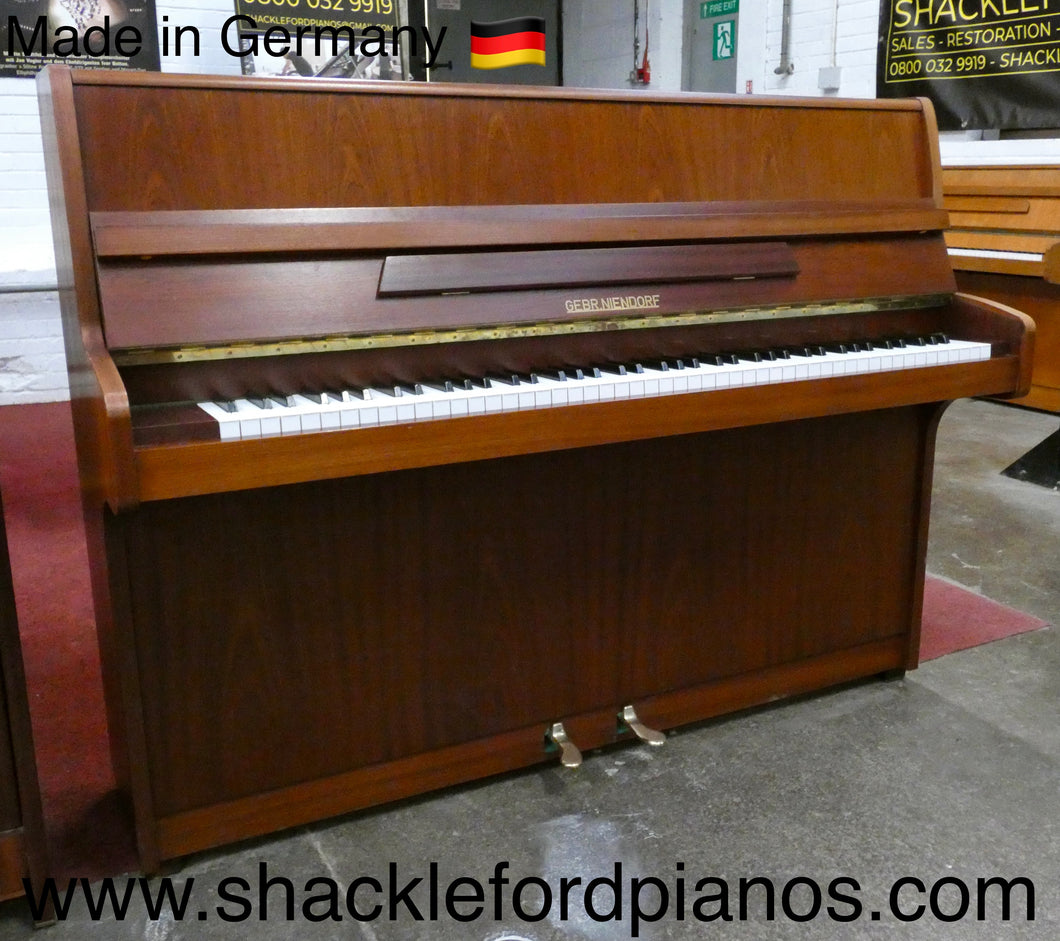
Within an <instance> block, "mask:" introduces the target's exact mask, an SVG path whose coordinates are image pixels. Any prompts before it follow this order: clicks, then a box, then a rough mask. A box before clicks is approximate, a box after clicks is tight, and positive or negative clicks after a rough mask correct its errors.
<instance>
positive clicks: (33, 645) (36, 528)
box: [0, 403, 1043, 878]
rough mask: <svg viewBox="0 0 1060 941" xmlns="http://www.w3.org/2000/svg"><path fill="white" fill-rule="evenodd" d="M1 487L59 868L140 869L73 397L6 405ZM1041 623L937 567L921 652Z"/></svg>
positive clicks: (1, 416) (1, 413) (94, 872)
mask: <svg viewBox="0 0 1060 941" xmlns="http://www.w3.org/2000/svg"><path fill="white" fill-rule="evenodd" d="M0 487H2V489H3V494H4V504H5V509H6V512H7V532H8V539H9V542H10V552H11V565H12V575H13V577H14V583H15V595H16V599H17V602H18V613H19V620H20V629H21V632H22V637H23V647H24V655H25V661H26V675H27V683H28V685H29V693H30V710H31V712H32V716H33V728H34V738H35V742H36V747H37V763H38V774H39V777H40V781H41V789H42V791H43V795H42V797H43V804H44V814H45V824H46V827H47V830H48V839H49V849H50V855H51V862H52V867H53V870H54V873H55V875H57V876H60V877H65V876H87V877H89V878H98V877H101V876H104V875H111V874H115V873H118V872H123V871H128V870H131V869H134V868H135V866H136V859H135V853H134V850H133V840H132V831H131V826H130V824H129V821H128V819H127V818H126V816H125V813H124V810H123V808H122V805H121V802H120V801H119V800H118V798H117V795H116V793H115V791H114V780H113V777H112V775H111V772H110V763H109V753H108V746H107V735H106V721H105V718H104V708H103V694H102V689H101V684H100V676H99V658H98V655H97V651H96V643H95V633H94V628H93V623H92V604H91V599H90V590H89V579H88V560H87V558H86V555H85V548H84V528H83V525H82V521H81V511H80V504H79V501H78V495H77V472H76V468H75V460H74V453H73V429H72V427H71V421H70V409H69V406H68V405H67V403H56V404H47V405H19V406H4V407H0ZM1042 626H1043V622H1041V621H1039V620H1037V619H1036V618H1031V617H1028V616H1026V615H1023V614H1020V613H1019V612H1017V611H1013V610H1012V609H1010V608H1006V607H1004V606H1003V605H999V604H996V603H995V602H993V601H990V600H989V599H986V598H983V597H981V596H980V595H976V594H974V593H972V592H970V591H966V590H965V589H963V588H960V587H958V586H956V585H953V584H950V583H947V582H942V581H939V580H937V579H930V578H929V579H928V585H927V589H926V591H925V596H924V621H923V631H922V644H921V657H922V659H924V660H929V659H932V658H934V657H938V656H941V655H942V654H944V653H950V652H952V651H954V650H961V649H964V648H966V647H972V646H975V645H977V644H982V643H986V642H987V641H991V640H996V639H998V638H1000V637H1005V636H1008V635H1010V634H1016V633H1020V632H1022V631H1028V630H1034V629H1036V628H1039V627H1042Z"/></svg>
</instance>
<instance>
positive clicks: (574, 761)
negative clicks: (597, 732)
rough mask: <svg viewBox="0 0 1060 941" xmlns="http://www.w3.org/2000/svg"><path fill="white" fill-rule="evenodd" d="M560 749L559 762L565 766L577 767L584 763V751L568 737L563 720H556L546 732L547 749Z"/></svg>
mask: <svg viewBox="0 0 1060 941" xmlns="http://www.w3.org/2000/svg"><path fill="white" fill-rule="evenodd" d="M556 748H558V749H559V763H560V764H561V765H563V767H564V768H577V767H578V766H579V765H580V764H581V763H582V753H581V750H580V749H579V748H578V746H577V745H575V744H574V742H572V741H571V740H570V739H569V738H567V730H566V729H565V728H563V723H562V722H554V723H553V724H552V725H550V726H549V729H548V731H547V732H546V733H545V749H546V750H547V751H552V750H554V749H556Z"/></svg>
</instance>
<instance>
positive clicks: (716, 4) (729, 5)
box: [699, 0, 740, 20]
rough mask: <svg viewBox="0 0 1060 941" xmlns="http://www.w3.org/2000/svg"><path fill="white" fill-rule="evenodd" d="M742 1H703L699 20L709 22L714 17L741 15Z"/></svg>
mask: <svg viewBox="0 0 1060 941" xmlns="http://www.w3.org/2000/svg"><path fill="white" fill-rule="evenodd" d="M739 12H740V0H703V3H701V4H700V5H699V18H700V19H701V20H708V19H710V18H711V17H712V16H724V15H725V14H726V13H739Z"/></svg>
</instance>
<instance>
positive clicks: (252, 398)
mask: <svg viewBox="0 0 1060 941" xmlns="http://www.w3.org/2000/svg"><path fill="white" fill-rule="evenodd" d="M247 401H248V402H249V403H250V404H251V405H256V406H257V407H258V408H261V409H267V408H272V399H270V398H269V397H268V396H264V395H248V396H247Z"/></svg>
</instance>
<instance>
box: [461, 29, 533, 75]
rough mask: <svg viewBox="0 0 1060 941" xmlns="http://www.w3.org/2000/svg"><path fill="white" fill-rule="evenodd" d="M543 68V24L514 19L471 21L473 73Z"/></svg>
mask: <svg viewBox="0 0 1060 941" xmlns="http://www.w3.org/2000/svg"><path fill="white" fill-rule="evenodd" d="M544 64H545V21H544V20H543V19H542V18H541V17H540V16H517V17H515V18H514V19H511V20H496V21H495V22H492V23H476V22H475V21H474V20H472V21H471V67H472V68H473V69H506V68H508V66H510V65H544Z"/></svg>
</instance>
